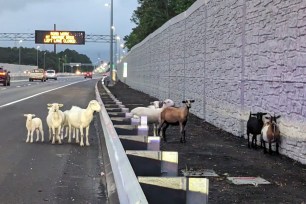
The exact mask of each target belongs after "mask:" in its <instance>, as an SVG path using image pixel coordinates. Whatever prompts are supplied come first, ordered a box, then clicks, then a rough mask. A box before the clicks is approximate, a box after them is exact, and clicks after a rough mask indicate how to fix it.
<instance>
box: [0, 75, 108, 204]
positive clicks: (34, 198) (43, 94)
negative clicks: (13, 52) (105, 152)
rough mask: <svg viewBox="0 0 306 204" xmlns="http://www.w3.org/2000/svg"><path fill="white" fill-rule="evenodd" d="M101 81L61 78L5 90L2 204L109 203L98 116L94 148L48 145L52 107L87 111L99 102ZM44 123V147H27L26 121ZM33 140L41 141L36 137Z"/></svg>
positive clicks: (0, 91) (0, 89) (0, 114)
mask: <svg viewBox="0 0 306 204" xmlns="http://www.w3.org/2000/svg"><path fill="white" fill-rule="evenodd" d="M97 81H98V78H96V79H84V78H83V76H79V77H75V76H74V77H59V78H58V80H47V82H41V81H34V82H29V81H27V80H21V81H13V82H11V86H8V87H4V86H0V139H1V142H0V164H1V165H0V192H1V194H0V200H1V203H31V204H36V203H45V202H47V203H102V204H103V203H106V202H107V196H106V186H105V179H104V177H103V176H101V172H103V171H104V169H103V168H104V167H103V161H102V153H101V147H100V140H99V137H98V132H101V127H100V126H99V123H98V122H97V121H98V119H97V117H98V115H95V116H94V120H93V121H92V123H91V126H90V131H89V142H90V144H91V145H90V146H89V147H80V146H79V145H78V144H76V143H75V142H74V141H73V143H71V144H68V143H67V139H65V140H64V143H63V144H61V145H59V144H55V145H52V144H51V143H50V142H49V141H48V136H49V135H48V129H47V124H46V116H47V112H48V109H47V104H48V103H53V102H57V103H63V104H64V107H63V108H62V109H61V110H63V111H64V110H67V109H70V108H71V106H72V105H77V106H80V107H82V108H86V107H87V104H88V102H89V101H90V100H92V99H95V90H94V87H95V84H96V82H97ZM26 113H32V114H35V115H36V116H37V117H40V118H41V119H42V121H43V126H44V133H45V142H43V143H42V142H34V143H32V144H30V143H26V142H25V140H26V134H27V130H26V127H25V122H26V117H24V116H23V114H26ZM34 140H36V135H35V134H34Z"/></svg>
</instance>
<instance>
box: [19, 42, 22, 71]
mask: <svg viewBox="0 0 306 204" xmlns="http://www.w3.org/2000/svg"><path fill="white" fill-rule="evenodd" d="M21 43H22V40H19V65H20V64H21V45H20V44H21Z"/></svg>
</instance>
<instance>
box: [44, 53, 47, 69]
mask: <svg viewBox="0 0 306 204" xmlns="http://www.w3.org/2000/svg"><path fill="white" fill-rule="evenodd" d="M46 54H47V53H46V52H44V69H46Z"/></svg>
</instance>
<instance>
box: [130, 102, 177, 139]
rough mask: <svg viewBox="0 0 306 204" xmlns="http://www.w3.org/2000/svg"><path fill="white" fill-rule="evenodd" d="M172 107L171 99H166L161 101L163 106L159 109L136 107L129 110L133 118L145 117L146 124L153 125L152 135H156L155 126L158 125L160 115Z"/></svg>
mask: <svg viewBox="0 0 306 204" xmlns="http://www.w3.org/2000/svg"><path fill="white" fill-rule="evenodd" d="M172 106H174V102H173V101H172V100H171V99H166V100H164V101H163V106H162V107H161V108H155V109H154V108H149V107H137V108H134V109H132V110H131V113H132V114H133V117H135V116H136V117H141V116H147V121H148V123H153V135H154V136H156V135H157V128H156V126H157V124H159V123H160V113H161V112H162V111H163V110H164V108H166V107H172Z"/></svg>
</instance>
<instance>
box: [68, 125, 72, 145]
mask: <svg viewBox="0 0 306 204" xmlns="http://www.w3.org/2000/svg"><path fill="white" fill-rule="evenodd" d="M68 129H69V133H68V135H69V137H68V143H71V124H69V125H68Z"/></svg>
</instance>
